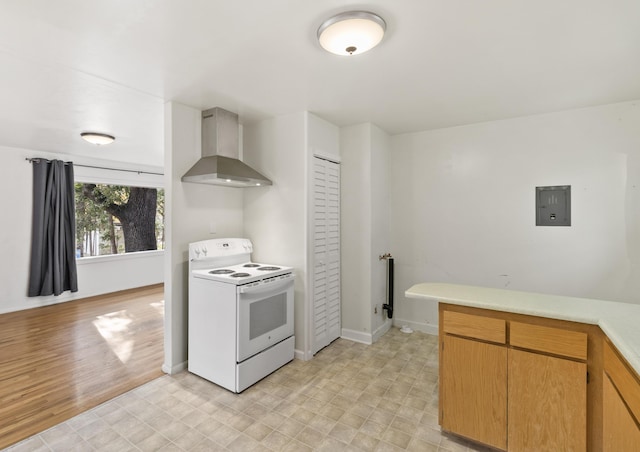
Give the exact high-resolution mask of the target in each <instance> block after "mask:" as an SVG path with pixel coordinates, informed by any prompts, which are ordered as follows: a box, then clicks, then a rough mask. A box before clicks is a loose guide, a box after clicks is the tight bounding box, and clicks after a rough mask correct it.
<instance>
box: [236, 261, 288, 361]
mask: <svg viewBox="0 0 640 452" xmlns="http://www.w3.org/2000/svg"><path fill="white" fill-rule="evenodd" d="M237 302H238V330H237V331H238V332H237V335H238V338H237V340H238V348H237V360H238V362H242V361H244V360H245V359H247V358H250V357H251V356H253V355H255V354H256V353H259V352H261V351H262V350H264V349H266V348H269V347H271V346H272V345H274V344H277V343H278V342H280V341H282V340H284V339H286V338H288V337H290V336H293V274H288V275H282V276H276V277H274V278H271V279H267V280H265V281H263V282H262V283H261V284H259V285H257V286H252V285H250V284H249V285H246V286H239V287H238V301H237Z"/></svg>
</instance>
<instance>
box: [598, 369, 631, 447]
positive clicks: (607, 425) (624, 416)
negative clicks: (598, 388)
mask: <svg viewBox="0 0 640 452" xmlns="http://www.w3.org/2000/svg"><path fill="white" fill-rule="evenodd" d="M603 400H604V404H603V406H602V409H603V414H604V416H603V426H602V433H603V441H604V447H603V449H602V450H603V451H604V452H638V451H640V428H639V427H638V425H637V424H636V421H635V419H634V418H633V416H632V415H631V413H630V412H629V410H628V409H627V406H626V405H625V403H624V401H623V400H622V397H620V394H618V391H617V390H616V388H615V386H614V385H613V383H612V382H611V379H609V377H608V376H606V375H605V378H604V394H603Z"/></svg>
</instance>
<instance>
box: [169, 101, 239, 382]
mask: <svg viewBox="0 0 640 452" xmlns="http://www.w3.org/2000/svg"><path fill="white" fill-rule="evenodd" d="M201 117H202V115H201V112H200V111H199V110H197V109H194V108H191V107H188V106H185V105H181V104H178V103H172V102H169V103H167V104H166V105H165V204H166V206H165V239H166V251H165V268H164V274H165V290H164V291H165V328H164V344H165V361H164V365H163V370H164V371H165V372H171V373H173V372H177V371H180V370H182V369H183V368H184V366H185V363H186V360H187V331H188V329H187V328H188V319H187V314H188V311H187V308H188V290H187V289H188V279H187V278H188V267H189V243H191V242H195V241H198V240H205V239H215V238H227V237H241V236H242V226H243V211H242V199H243V197H242V195H243V190H244V189H242V188H231V187H221V186H218V185H205V184H194V183H187V182H182V181H181V180H180V179H181V177H182V175H183V174H184V173H186V172H187V171H188V170H189V168H191V167H192V166H193V164H194V163H195V162H196V161H197V160H198V159H199V158H200V156H201V151H200V143H201V135H200V133H201V121H202V120H201ZM211 223H215V229H216V233H215V234H211V233H210V226H211Z"/></svg>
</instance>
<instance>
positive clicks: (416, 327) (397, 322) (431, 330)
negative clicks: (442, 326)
mask: <svg viewBox="0 0 640 452" xmlns="http://www.w3.org/2000/svg"><path fill="white" fill-rule="evenodd" d="M402 325H407V326H409V327H410V328H411V329H412V330H413V331H421V332H423V333H427V334H432V335H434V336H437V335H438V325H431V324H428V323H421V322H414V321H412V320H404V319H398V318H395V319H393V326H395V327H398V328H401V327H402Z"/></svg>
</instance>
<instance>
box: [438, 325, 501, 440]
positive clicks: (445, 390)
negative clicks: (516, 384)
mask: <svg viewBox="0 0 640 452" xmlns="http://www.w3.org/2000/svg"><path fill="white" fill-rule="evenodd" d="M441 353H442V357H441V358H442V360H441V363H442V369H441V374H440V376H441V380H440V409H441V413H440V415H441V425H442V428H443V429H444V430H448V431H451V432H455V433H457V434H459V435H462V436H465V437H467V438H470V439H473V440H476V441H479V442H481V443H484V444H487V445H490V446H493V447H496V448H498V449H503V450H504V449H506V446H507V348H506V347H505V346H500V345H494V344H487V343H484V342H478V341H474V340H469V339H462V338H459V337H455V336H449V335H445V336H444V337H443V347H442V350H441Z"/></svg>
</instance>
